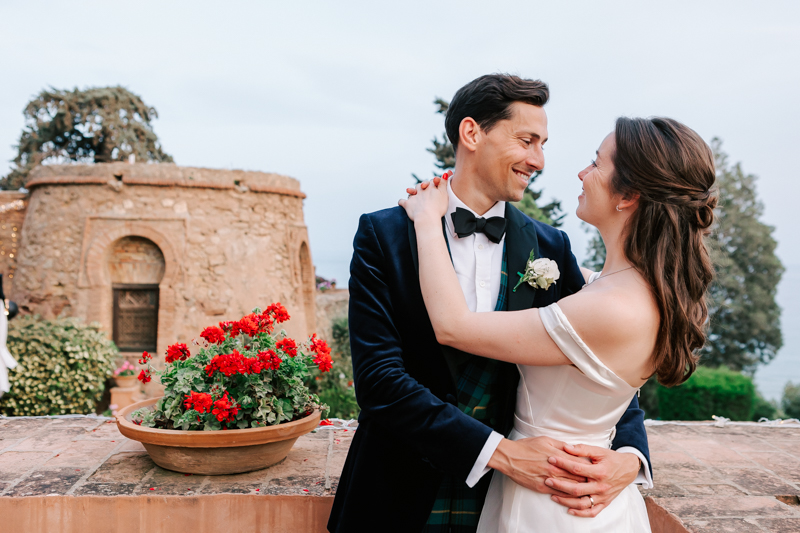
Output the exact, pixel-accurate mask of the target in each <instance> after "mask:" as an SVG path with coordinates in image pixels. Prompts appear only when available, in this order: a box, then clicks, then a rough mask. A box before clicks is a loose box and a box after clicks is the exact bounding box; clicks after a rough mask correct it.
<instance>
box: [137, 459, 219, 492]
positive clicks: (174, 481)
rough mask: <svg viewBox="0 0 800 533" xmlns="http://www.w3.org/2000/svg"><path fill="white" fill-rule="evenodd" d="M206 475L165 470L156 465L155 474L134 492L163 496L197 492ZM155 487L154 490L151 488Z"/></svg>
mask: <svg viewBox="0 0 800 533" xmlns="http://www.w3.org/2000/svg"><path fill="white" fill-rule="evenodd" d="M205 477H206V476H193V475H186V474H182V473H180V472H173V471H171V470H164V469H163V468H161V467H158V466H157V467H156V469H155V471H154V472H153V475H152V476H151V477H150V478H149V479H148V480H147V481H145V482H144V483H142V484H141V486H140V487H139V488H138V489H137V490H136V491H135V492H134V494H148V495H154V494H155V495H158V496H163V495H165V494H175V495H178V496H183V495H186V494H187V493H189V494H191V493H193V492H196V491H197V490H198V489H199V488H200V485H201V484H202V483H203V481H204V479H205ZM150 489H153V490H150Z"/></svg>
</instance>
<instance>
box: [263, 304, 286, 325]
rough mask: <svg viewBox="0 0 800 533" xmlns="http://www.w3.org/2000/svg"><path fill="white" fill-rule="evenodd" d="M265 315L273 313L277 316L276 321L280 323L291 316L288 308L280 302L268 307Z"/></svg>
mask: <svg viewBox="0 0 800 533" xmlns="http://www.w3.org/2000/svg"><path fill="white" fill-rule="evenodd" d="M264 314H265V315H272V316H273V317H274V318H275V322H277V323H278V324H280V323H282V322H286V321H287V320H289V318H291V317H290V316H289V313H288V312H287V311H286V308H285V307H284V306H283V304H281V303H280V302H276V303H274V304H272V305H270V306H269V307H267V310H266V312H265V313H264Z"/></svg>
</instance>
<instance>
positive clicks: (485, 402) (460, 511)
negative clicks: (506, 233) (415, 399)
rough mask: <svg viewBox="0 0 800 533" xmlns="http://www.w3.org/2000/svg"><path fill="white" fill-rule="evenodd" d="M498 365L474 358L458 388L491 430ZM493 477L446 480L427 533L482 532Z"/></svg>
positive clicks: (464, 403) (500, 301) (463, 403)
mask: <svg viewBox="0 0 800 533" xmlns="http://www.w3.org/2000/svg"><path fill="white" fill-rule="evenodd" d="M507 270H508V268H507V266H506V249H505V244H503V264H502V267H501V272H500V294H499V295H498V296H497V305H495V308H494V310H495V311H505V310H506V308H507V297H506V292H507V289H508V273H507ZM498 364H499V363H498V362H497V361H494V360H492V359H486V358H484V357H477V356H475V357H471V358H469V359H468V360H467V361H466V362H465V363H464V364H463V365H462V366H461V368H459V372H458V374H459V379H458V383H457V384H456V390H457V399H458V408H459V409H461V411H463V412H464V413H466V414H468V415H469V416H471V417H472V418H474V419H476V420H480V421H481V422H483V423H484V424H486V425H487V426H489V427H491V428H495V427H496V426H497V419H496V414H497V413H496V409H495V403H494V401H493V400H494V394H493V390H492V389H493V387H494V385H495V382H496V378H497V376H498V372H497V366H498ZM491 478H492V476H483V478H481V480H480V481H479V482H478V483H477V484H476V485H475V486H474V487H472V488H469V487H468V486H467V485H466V483H464V482H463V481H461V480H460V479H456V478H454V477H452V476H445V477H444V479H443V480H442V484H441V486H440V487H439V492H438V493H437V495H436V502H435V503H434V505H433V510H432V511H431V515H430V516H429V517H428V522H427V524H425V527H424V528H423V530H422V531H423V533H473V532H475V531H477V529H478V519H479V518H480V513H481V509H482V508H483V502H484V500H485V499H486V493H487V492H488V490H489V483H490V481H491Z"/></svg>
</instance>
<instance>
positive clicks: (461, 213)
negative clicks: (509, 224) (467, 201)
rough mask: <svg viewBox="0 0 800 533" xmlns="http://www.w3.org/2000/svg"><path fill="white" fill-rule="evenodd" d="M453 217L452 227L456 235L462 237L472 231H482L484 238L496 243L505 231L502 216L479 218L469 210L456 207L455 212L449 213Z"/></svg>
mask: <svg viewBox="0 0 800 533" xmlns="http://www.w3.org/2000/svg"><path fill="white" fill-rule="evenodd" d="M450 216H451V217H452V218H453V228H454V229H455V230H456V235H458V236H459V238H461V239H463V238H464V237H469V236H470V235H472V234H473V233H476V232H477V233H483V234H484V235H486V238H487V239H489V240H490V241H492V242H493V243H495V244H497V243H499V242H500V239H502V238H503V234H505V232H506V219H505V218H503V217H491V218H488V219H487V218H481V217H476V216H475V215H473V214H472V213H471V212H470V211H468V210H466V209H462V208H460V207H456V212H455V213H453V214H452V215H450Z"/></svg>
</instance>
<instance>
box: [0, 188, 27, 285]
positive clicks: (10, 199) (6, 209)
mask: <svg viewBox="0 0 800 533" xmlns="http://www.w3.org/2000/svg"><path fill="white" fill-rule="evenodd" d="M27 198H28V195H27V194H25V193H20V192H16V191H0V274H2V275H3V289H4V290H5V293H6V296H8V295H9V294H11V292H12V289H11V288H12V286H13V284H14V276H15V272H16V269H17V257H18V255H19V253H18V252H19V242H20V237H21V232H22V224H23V222H24V221H25V212H26V211H27V208H28V202H27Z"/></svg>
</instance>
